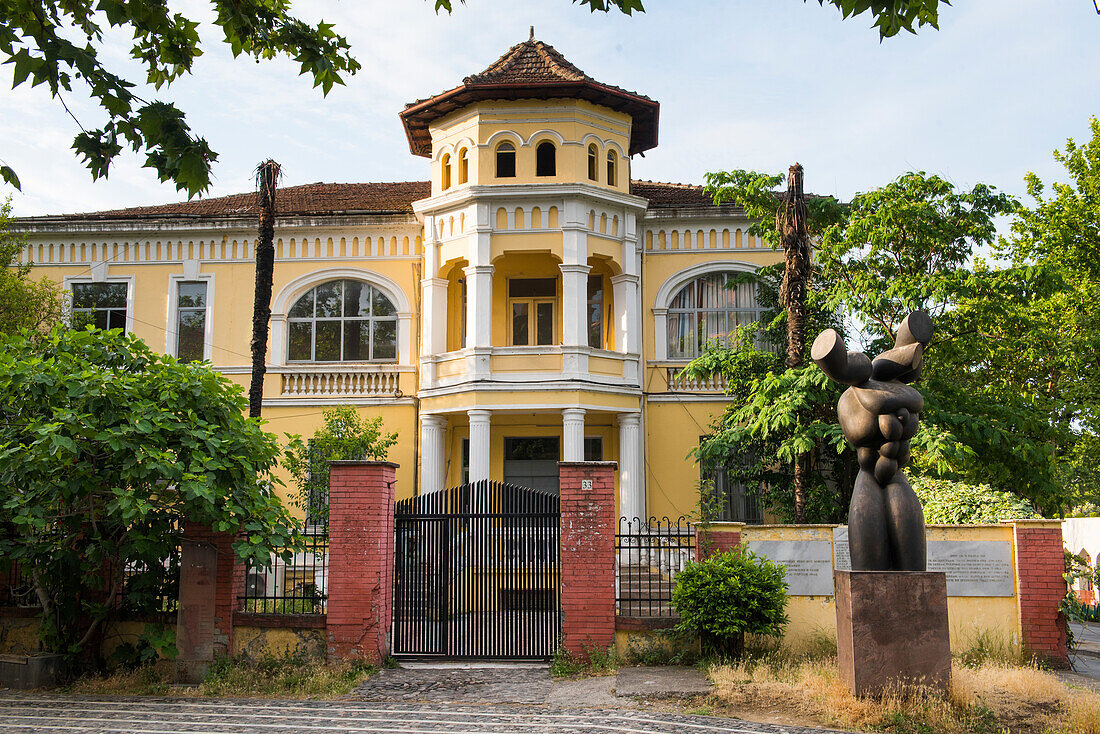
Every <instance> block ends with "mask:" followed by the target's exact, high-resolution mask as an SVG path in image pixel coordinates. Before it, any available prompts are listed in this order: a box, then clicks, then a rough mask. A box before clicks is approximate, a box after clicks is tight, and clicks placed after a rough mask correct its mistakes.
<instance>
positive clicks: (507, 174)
mask: <svg viewBox="0 0 1100 734" xmlns="http://www.w3.org/2000/svg"><path fill="white" fill-rule="evenodd" d="M515 176H516V146H514V145H512V144H511V143H509V142H508V141H507V140H505V141H504V142H503V143H501V144H500V145H498V146H497V178H515Z"/></svg>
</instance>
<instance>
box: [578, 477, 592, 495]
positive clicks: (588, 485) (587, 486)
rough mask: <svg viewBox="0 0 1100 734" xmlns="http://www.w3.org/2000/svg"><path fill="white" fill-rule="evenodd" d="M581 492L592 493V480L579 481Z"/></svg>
mask: <svg viewBox="0 0 1100 734" xmlns="http://www.w3.org/2000/svg"><path fill="white" fill-rule="evenodd" d="M581 490H582V491H584V492H591V491H592V480H591V479H582V480H581Z"/></svg>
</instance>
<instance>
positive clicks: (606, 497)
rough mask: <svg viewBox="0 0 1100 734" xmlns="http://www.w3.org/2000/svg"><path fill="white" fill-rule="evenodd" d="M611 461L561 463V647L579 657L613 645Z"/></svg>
mask: <svg viewBox="0 0 1100 734" xmlns="http://www.w3.org/2000/svg"><path fill="white" fill-rule="evenodd" d="M617 468H618V464H617V463H616V462H614V461H562V462H559V463H558V477H559V483H560V486H561V645H562V647H563V648H564V649H565V650H566V651H568V652H570V653H572V654H574V655H577V656H579V657H581V658H587V657H588V655H589V653H591V651H592V650H601V651H602V650H606V649H608V648H609V647H611V646H612V645H614V644H615V527H616V524H615V470H616V469H617Z"/></svg>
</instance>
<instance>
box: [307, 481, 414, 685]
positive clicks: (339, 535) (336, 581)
mask: <svg viewBox="0 0 1100 734" xmlns="http://www.w3.org/2000/svg"><path fill="white" fill-rule="evenodd" d="M396 470H397V464H394V463H392V462H389V461H334V462H332V470H331V473H330V474H329V493H328V503H329V510H328V512H329V519H328V542H329V547H328V607H327V613H326V620H325V625H326V627H327V634H328V658H329V660H336V659H340V658H363V659H366V660H370V661H371V662H374V663H380V662H381V661H382V660H383V659H384V658H385V657H386V656H387V655H389V653H390V644H389V636H390V622H391V620H392V619H393V496H394V484H395V483H396V479H395V477H396V473H397V472H396Z"/></svg>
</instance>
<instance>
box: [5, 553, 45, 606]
mask: <svg viewBox="0 0 1100 734" xmlns="http://www.w3.org/2000/svg"><path fill="white" fill-rule="evenodd" d="M0 606H4V607H37V606H38V597H37V596H36V595H35V593H34V588H33V587H32V585H31V580H30V578H29V577H28V576H27V575H26V574H24V573H23V569H22V568H20V566H19V564H18V563H11V564H10V565H9V566H8V567H7V569H6V570H4V569H0Z"/></svg>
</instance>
